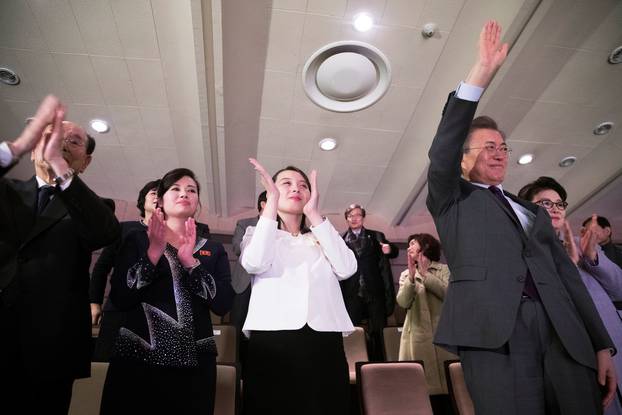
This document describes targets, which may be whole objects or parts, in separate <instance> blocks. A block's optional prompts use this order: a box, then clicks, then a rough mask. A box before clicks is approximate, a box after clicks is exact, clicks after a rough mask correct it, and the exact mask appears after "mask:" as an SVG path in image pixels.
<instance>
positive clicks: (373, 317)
mask: <svg viewBox="0 0 622 415" xmlns="http://www.w3.org/2000/svg"><path fill="white" fill-rule="evenodd" d="M345 305H346V310H347V311H348V315H349V316H350V320H352V324H354V325H355V326H361V325H362V324H363V322H364V321H366V322H367V333H366V334H367V351H368V354H369V360H370V361H374V362H380V361H383V360H385V356H384V341H383V335H382V329H383V328H385V327H386V326H387V317H386V313H385V305H384V296H382V295H378V298H372V299H363V298H361V297H358V296H356V297H350V298H347V299H345Z"/></svg>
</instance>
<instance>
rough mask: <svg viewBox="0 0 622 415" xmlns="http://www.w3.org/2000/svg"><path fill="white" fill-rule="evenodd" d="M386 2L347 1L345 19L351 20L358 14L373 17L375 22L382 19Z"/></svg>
mask: <svg viewBox="0 0 622 415" xmlns="http://www.w3.org/2000/svg"><path fill="white" fill-rule="evenodd" d="M386 6H387V0H348V5H347V7H346V11H345V15H344V18H345V19H352V18H353V17H354V16H356V15H357V14H358V13H367V14H369V15H371V16H373V17H374V20H375V21H376V22H378V21H380V20H381V19H382V15H383V14H384V10H385V8H386Z"/></svg>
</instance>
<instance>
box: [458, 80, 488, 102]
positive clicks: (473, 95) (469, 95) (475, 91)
mask: <svg viewBox="0 0 622 415" xmlns="http://www.w3.org/2000/svg"><path fill="white" fill-rule="evenodd" d="M483 93H484V88H482V87H479V86H475V85H469V84H465V83H464V82H460V85H458V88H456V97H457V98H460V99H463V100H465V101H473V102H478V101H479V99H480V98H481V97H482V94H483Z"/></svg>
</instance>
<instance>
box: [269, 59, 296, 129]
mask: <svg viewBox="0 0 622 415" xmlns="http://www.w3.org/2000/svg"><path fill="white" fill-rule="evenodd" d="M298 80H299V78H298V77H297V76H296V74H295V73H288V72H276V71H270V70H266V73H265V78H264V93H263V98H262V102H261V116H262V117H266V118H278V119H281V120H289V119H290V117H291V111H292V101H293V99H294V87H295V84H296V82H297V81H298Z"/></svg>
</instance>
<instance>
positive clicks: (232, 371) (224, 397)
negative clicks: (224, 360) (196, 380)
mask: <svg viewBox="0 0 622 415" xmlns="http://www.w3.org/2000/svg"><path fill="white" fill-rule="evenodd" d="M238 383H239V379H238V370H237V367H236V366H232V365H222V364H218V365H216V398H215V402H214V415H235V414H236V411H237V408H236V404H237V400H238Z"/></svg>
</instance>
